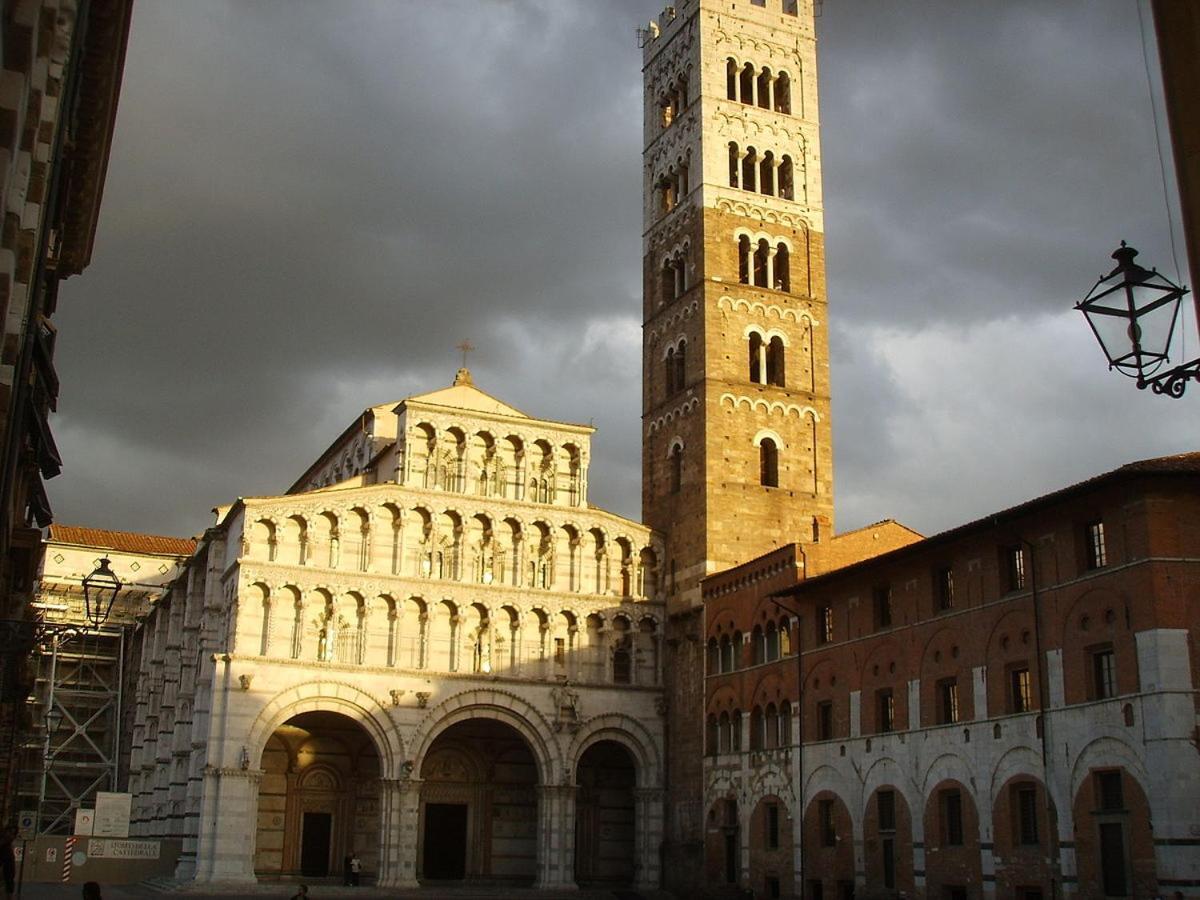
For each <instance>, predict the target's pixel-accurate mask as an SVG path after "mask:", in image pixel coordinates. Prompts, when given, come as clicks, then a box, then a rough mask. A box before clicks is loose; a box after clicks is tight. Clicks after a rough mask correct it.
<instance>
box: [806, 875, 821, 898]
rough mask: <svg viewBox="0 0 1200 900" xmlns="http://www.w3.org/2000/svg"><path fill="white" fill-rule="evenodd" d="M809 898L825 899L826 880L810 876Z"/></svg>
mask: <svg viewBox="0 0 1200 900" xmlns="http://www.w3.org/2000/svg"><path fill="white" fill-rule="evenodd" d="M808 896H809V900H825V882H823V881H820V880H818V879H816V878H810V879H809V882H808Z"/></svg>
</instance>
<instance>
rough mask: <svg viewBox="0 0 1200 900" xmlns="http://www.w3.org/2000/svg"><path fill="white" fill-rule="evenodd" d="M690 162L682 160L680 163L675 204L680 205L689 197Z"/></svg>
mask: <svg viewBox="0 0 1200 900" xmlns="http://www.w3.org/2000/svg"><path fill="white" fill-rule="evenodd" d="M688 175H689V173H688V160H686V159H685V160H682V161H680V163H679V176H678V179H677V186H676V189H675V202H676V203H679V202H681V201H682V200H683V198H684V197H686V196H687V192H688Z"/></svg>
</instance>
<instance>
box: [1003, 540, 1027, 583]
mask: <svg viewBox="0 0 1200 900" xmlns="http://www.w3.org/2000/svg"><path fill="white" fill-rule="evenodd" d="M1001 555H1002V556H1003V559H1004V577H1005V581H1004V589H1005V590H1006V591H1023V590H1025V548H1024V547H1005V548H1004V550H1003V552H1002V554H1001Z"/></svg>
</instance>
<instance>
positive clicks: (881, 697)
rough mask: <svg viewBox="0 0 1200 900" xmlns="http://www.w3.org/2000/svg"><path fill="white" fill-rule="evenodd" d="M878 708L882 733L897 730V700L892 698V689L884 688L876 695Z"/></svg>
mask: <svg viewBox="0 0 1200 900" xmlns="http://www.w3.org/2000/svg"><path fill="white" fill-rule="evenodd" d="M875 697H876V707H877V708H878V710H879V720H878V721H879V727H878V728H877V729H876V730H877V731H880V732H885V731H895V730H896V698H895V697H893V696H892V689H891V688H882V689H881V690H880V691H879V692H878V693H877V694H876V695H875Z"/></svg>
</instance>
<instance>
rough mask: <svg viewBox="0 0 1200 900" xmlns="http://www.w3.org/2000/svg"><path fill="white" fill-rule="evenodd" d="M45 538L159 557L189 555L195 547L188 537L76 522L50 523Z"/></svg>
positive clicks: (194, 543) (64, 542)
mask: <svg viewBox="0 0 1200 900" xmlns="http://www.w3.org/2000/svg"><path fill="white" fill-rule="evenodd" d="M48 539H49V540H51V541H58V542H59V543H63V544H78V545H80V546H83V547H103V548H104V549H106V550H119V551H120V552H122V553H154V554H158V555H160V556H191V555H192V553H193V552H194V551H195V549H196V542H195V541H194V540H192V539H191V538H177V537H163V536H161V535H157V534H138V533H136V532H133V531H109V530H108V529H105V528H84V527H82V526H79V525H51V526H50V536H49V538H48Z"/></svg>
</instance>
